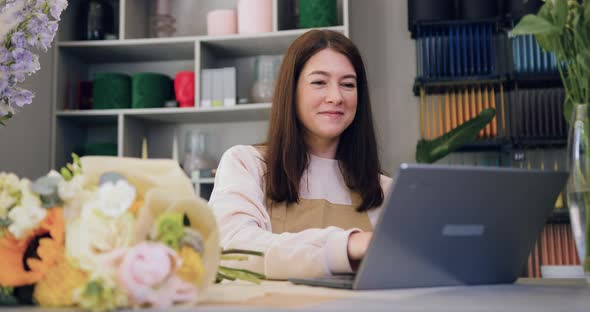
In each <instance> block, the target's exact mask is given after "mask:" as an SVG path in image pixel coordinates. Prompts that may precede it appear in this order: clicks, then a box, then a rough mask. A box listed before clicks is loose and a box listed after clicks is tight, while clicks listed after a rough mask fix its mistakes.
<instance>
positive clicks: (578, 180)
mask: <svg viewBox="0 0 590 312" xmlns="http://www.w3.org/2000/svg"><path fill="white" fill-rule="evenodd" d="M589 126H590V119H589V118H588V104H578V105H574V108H573V110H572V117H571V119H570V131H569V136H568V168H569V171H570V176H569V180H568V183H567V202H568V209H569V214H570V222H571V227H572V233H573V237H574V239H575V242H576V247H577V250H578V256H579V257H580V263H581V264H582V266H583V268H584V274H585V275H586V280H587V281H588V283H590V255H589V254H588V252H589V251H590V227H589V225H590V214H589V209H590V181H589V179H590V150H589V148H590V131H589Z"/></svg>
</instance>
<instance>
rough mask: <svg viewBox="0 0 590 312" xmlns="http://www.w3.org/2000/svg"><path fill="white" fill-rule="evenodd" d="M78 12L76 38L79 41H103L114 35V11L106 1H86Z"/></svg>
mask: <svg viewBox="0 0 590 312" xmlns="http://www.w3.org/2000/svg"><path fill="white" fill-rule="evenodd" d="M79 10H80V11H79V12H78V32H79V34H78V37H79V39H81V40H104V39H105V36H106V35H107V34H112V33H114V25H115V24H114V11H113V7H112V6H111V5H110V3H109V2H108V1H106V0H87V1H84V2H83V3H82V4H81V5H80V9H79Z"/></svg>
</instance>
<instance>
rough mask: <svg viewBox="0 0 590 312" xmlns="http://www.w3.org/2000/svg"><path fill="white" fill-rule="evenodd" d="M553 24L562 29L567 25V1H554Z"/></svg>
mask: <svg viewBox="0 0 590 312" xmlns="http://www.w3.org/2000/svg"><path fill="white" fill-rule="evenodd" d="M552 13H553V14H552V15H553V25H555V26H557V28H559V29H560V30H562V29H563V28H564V27H565V23H566V21H567V13H568V8H567V1H565V0H558V1H554V2H553V10H552Z"/></svg>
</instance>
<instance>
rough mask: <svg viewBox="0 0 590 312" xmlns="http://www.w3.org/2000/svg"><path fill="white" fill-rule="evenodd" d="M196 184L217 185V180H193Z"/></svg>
mask: <svg viewBox="0 0 590 312" xmlns="http://www.w3.org/2000/svg"><path fill="white" fill-rule="evenodd" d="M193 183H194V184H213V183H215V178H200V179H197V180H193Z"/></svg>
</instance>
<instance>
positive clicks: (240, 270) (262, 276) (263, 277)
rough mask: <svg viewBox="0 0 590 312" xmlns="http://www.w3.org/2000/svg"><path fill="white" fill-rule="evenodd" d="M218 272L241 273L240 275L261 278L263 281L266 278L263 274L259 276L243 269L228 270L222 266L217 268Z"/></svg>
mask: <svg viewBox="0 0 590 312" xmlns="http://www.w3.org/2000/svg"><path fill="white" fill-rule="evenodd" d="M219 270H224V271H230V272H241V273H245V274H249V275H252V276H255V277H257V278H261V279H265V278H266V276H265V275H264V274H260V273H257V272H254V271H250V270H245V269H234V268H229V267H226V266H223V265H220V266H219Z"/></svg>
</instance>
